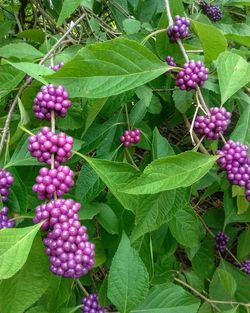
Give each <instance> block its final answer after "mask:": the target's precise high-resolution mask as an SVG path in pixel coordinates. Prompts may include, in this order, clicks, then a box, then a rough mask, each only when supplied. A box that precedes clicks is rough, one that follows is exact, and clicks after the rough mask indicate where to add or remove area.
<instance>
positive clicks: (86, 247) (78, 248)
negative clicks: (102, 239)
mask: <svg viewBox="0 0 250 313" xmlns="http://www.w3.org/2000/svg"><path fill="white" fill-rule="evenodd" d="M80 207H81V205H80V203H77V202H75V201H74V200H72V199H57V200H52V201H50V202H48V203H46V204H42V205H39V206H38V207H37V208H36V215H35V217H34V223H40V222H43V224H42V226H41V228H42V230H43V231H47V232H48V234H47V236H46V238H45V239H44V244H45V247H46V254H47V255H48V256H49V260H50V269H51V271H52V272H53V273H54V274H56V275H59V276H64V277H69V278H79V277H81V276H82V275H86V274H87V273H88V271H89V270H90V269H91V268H92V267H93V265H94V252H95V246H94V244H93V243H91V242H89V241H88V234H87V228H86V227H85V226H82V225H81V224H80V221H79V217H78V214H77V213H78V211H79V210H80Z"/></svg>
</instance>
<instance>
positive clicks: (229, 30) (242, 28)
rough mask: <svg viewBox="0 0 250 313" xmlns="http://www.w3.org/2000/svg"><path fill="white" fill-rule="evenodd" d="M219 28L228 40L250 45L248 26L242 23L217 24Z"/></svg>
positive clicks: (249, 28)
mask: <svg viewBox="0 0 250 313" xmlns="http://www.w3.org/2000/svg"><path fill="white" fill-rule="evenodd" d="M218 26H219V28H220V29H221V30H222V32H223V33H224V35H225V37H226V38H227V39H229V40H232V41H235V42H237V43H239V44H241V45H245V46H247V47H250V35H249V34H250V26H249V25H247V24H243V23H238V24H235V23H233V24H219V25H218Z"/></svg>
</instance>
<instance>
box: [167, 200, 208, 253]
mask: <svg viewBox="0 0 250 313" xmlns="http://www.w3.org/2000/svg"><path fill="white" fill-rule="evenodd" d="M183 205H185V204H183ZM169 228H170V230H171V233H172V235H173V237H174V238H175V239H176V240H177V241H178V242H179V243H180V244H182V245H184V246H186V247H189V248H192V247H196V246H198V245H199V242H200V240H201V236H202V234H201V231H200V229H201V228H200V222H199V220H198V218H197V216H196V215H195V213H194V211H193V209H192V207H190V206H186V207H184V208H182V209H181V210H178V211H177V212H176V214H175V216H174V217H173V218H172V219H171V221H170V222H169Z"/></svg>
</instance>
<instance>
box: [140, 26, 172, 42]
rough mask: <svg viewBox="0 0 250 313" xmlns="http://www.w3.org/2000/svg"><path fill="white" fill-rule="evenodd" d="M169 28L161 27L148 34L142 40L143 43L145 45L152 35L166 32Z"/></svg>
mask: <svg viewBox="0 0 250 313" xmlns="http://www.w3.org/2000/svg"><path fill="white" fill-rule="evenodd" d="M166 32H167V29H166V28H161V29H157V30H155V31H153V32H152V33H150V34H148V35H147V36H146V37H145V38H144V39H143V40H142V41H141V44H142V45H145V43H146V42H147V41H148V40H149V39H150V38H152V37H154V36H155V35H158V34H160V33H166Z"/></svg>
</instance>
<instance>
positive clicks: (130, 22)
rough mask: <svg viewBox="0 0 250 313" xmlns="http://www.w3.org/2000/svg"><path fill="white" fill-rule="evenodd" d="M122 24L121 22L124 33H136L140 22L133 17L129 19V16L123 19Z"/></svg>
mask: <svg viewBox="0 0 250 313" xmlns="http://www.w3.org/2000/svg"><path fill="white" fill-rule="evenodd" d="M122 24H123V29H124V31H125V33H126V34H128V35H130V34H136V33H138V32H139V30H140V29H141V22H140V21H137V20H135V19H131V18H128V19H125V20H124V21H123V22H122Z"/></svg>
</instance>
